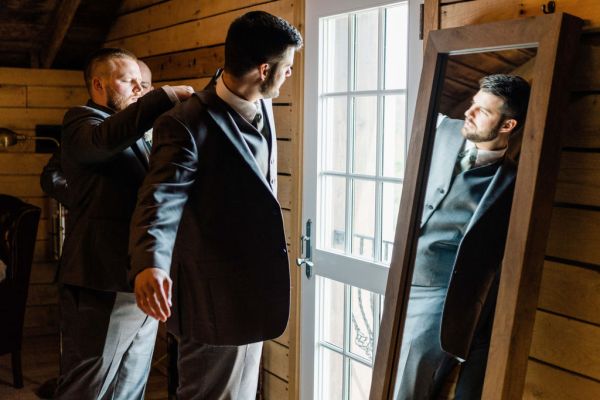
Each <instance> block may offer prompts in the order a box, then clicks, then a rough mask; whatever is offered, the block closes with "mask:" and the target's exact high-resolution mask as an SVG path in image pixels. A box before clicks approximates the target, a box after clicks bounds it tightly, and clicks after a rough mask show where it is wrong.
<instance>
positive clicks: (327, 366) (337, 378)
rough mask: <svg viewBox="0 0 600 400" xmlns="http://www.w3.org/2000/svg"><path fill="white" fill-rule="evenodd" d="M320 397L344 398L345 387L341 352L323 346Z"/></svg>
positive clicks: (336, 399)
mask: <svg viewBox="0 0 600 400" xmlns="http://www.w3.org/2000/svg"><path fill="white" fill-rule="evenodd" d="M319 378H320V379H321V395H320V397H319V398H320V399H327V400H329V399H331V400H338V399H339V400H342V398H343V389H344V358H343V356H342V355H341V354H338V353H336V352H334V351H331V350H329V349H326V348H324V347H321V374H319Z"/></svg>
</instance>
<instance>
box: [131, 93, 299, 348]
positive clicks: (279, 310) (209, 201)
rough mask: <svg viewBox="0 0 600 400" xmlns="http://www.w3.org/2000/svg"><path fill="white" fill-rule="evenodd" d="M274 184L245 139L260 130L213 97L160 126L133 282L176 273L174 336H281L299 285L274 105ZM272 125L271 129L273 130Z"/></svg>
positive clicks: (218, 340)
mask: <svg viewBox="0 0 600 400" xmlns="http://www.w3.org/2000/svg"><path fill="white" fill-rule="evenodd" d="M260 103H261V106H262V108H263V115H266V117H267V120H268V123H269V126H270V131H271V135H270V146H271V151H270V160H269V167H270V173H269V176H270V181H267V179H266V178H265V175H264V174H263V172H261V170H260V169H259V167H258V164H257V162H256V161H255V159H254V157H253V154H252V152H251V150H250V149H249V148H248V146H247V144H246V142H245V140H244V137H243V132H250V131H251V130H253V129H254V127H253V126H252V125H250V124H249V123H247V122H245V120H243V119H242V118H241V117H240V116H239V115H237V114H235V111H234V110H233V109H231V108H230V107H229V106H228V105H227V104H226V103H225V102H223V101H222V100H221V99H220V98H218V97H217V95H216V94H215V92H214V89H213V88H209V89H205V90H203V91H201V92H198V93H196V94H194V95H193V96H192V97H191V98H190V99H188V100H187V101H185V102H183V103H181V104H180V105H178V106H176V107H174V108H173V109H172V110H171V111H169V112H168V113H166V114H164V115H163V116H161V117H160V118H159V119H158V120H157V121H156V123H155V125H154V131H153V132H154V138H153V147H152V155H151V158H150V164H151V165H150V171H149V173H148V175H147V176H146V179H145V181H144V183H143V185H142V188H141V189H140V194H139V199H138V204H137V207H136V210H135V213H134V216H133V219H132V229H131V241H130V251H131V256H132V273H133V275H132V276H135V274H137V273H138V272H140V271H141V270H143V269H144V268H148V267H158V268H161V269H163V270H165V271H170V273H171V276H172V278H173V281H174V296H173V303H174V315H173V317H172V318H171V319H170V321H171V323H170V328H171V329H176V330H177V331H178V333H180V334H183V335H186V336H188V337H191V338H192V339H193V340H196V341H198V342H201V343H206V344H213V345H241V344H247V343H252V342H258V341H262V340H266V339H270V338H274V337H277V336H279V335H281V333H282V332H283V331H284V329H285V327H286V324H287V320H288V314H289V300H290V283H289V269H288V268H289V266H288V255H287V247H286V241H285V235H284V228H283V219H282V214H281V209H280V205H279V203H278V202H277V199H276V181H275V179H276V177H277V170H276V166H277V162H276V154H277V150H276V143H277V142H276V140H275V139H276V137H275V127H274V125H273V114H272V108H271V103H270V101H264V100H261V101H260ZM265 123H267V121H265Z"/></svg>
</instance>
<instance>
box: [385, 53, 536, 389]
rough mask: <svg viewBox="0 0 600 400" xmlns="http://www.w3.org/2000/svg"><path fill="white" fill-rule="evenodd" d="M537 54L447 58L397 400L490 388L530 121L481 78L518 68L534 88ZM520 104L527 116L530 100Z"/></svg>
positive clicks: (509, 72)
mask: <svg viewBox="0 0 600 400" xmlns="http://www.w3.org/2000/svg"><path fill="white" fill-rule="evenodd" d="M535 56H536V49H535V48H532V47H529V48H518V49H502V50H497V51H485V52H471V53H465V54H451V55H447V56H445V57H446V60H445V61H446V62H445V70H444V73H443V75H442V81H441V87H440V90H438V93H439V96H438V98H437V99H436V103H437V112H435V113H434V114H435V115H433V116H431V118H434V119H435V121H433V122H434V123H432V124H431V126H432V127H433V129H434V130H433V131H432V132H429V134H430V135H434V136H433V137H434V140H433V143H434V144H433V150H432V154H431V155H430V158H429V160H430V162H429V170H428V172H427V176H428V178H427V183H426V185H427V186H426V189H425V200H424V203H423V207H422V210H423V211H422V214H421V218H420V220H421V225H420V230H419V238H418V241H417V246H416V250H415V254H416V255H415V257H414V259H415V261H414V270H413V277H412V286H411V290H410V299H409V302H408V312H407V317H406V322H405V328H404V332H403V335H402V336H403V340H402V348H401V352H400V358H399V364H398V374H397V375H396V384H395V390H394V398H395V399H421V398H423V399H436V398H442V397H443V398H446V397H445V396H450V397H449V398H454V397H453V394H454V392H455V390H456V388H457V382H460V384H459V386H458V390H463V389H465V388H466V389H468V390H478V389H477V388H480V387H482V386H483V378H484V375H485V365H486V360H487V351H488V347H489V339H490V335H491V325H492V321H493V314H494V307H495V299H496V292H497V286H498V279H499V270H500V265H501V261H502V254H503V250H504V243H505V240H506V230H507V227H508V220H509V216H510V210H511V201H512V190H513V187H514V179H515V174H516V166H517V156H518V153H519V149H520V132H521V131H522V127H523V125H524V122H525V121H524V119H523V118H524V115H523V118H519V117H514V116H513V115H511V114H510V113H511V112H510V110H508V109H507V108H506V104H505V103H506V101H503V100H502V98H500V97H498V96H495V95H493V94H492V93H491V92H490V90H485V89H484V90H480V80H481V79H482V78H484V77H488V76H490V75H495V74H509V75H516V76H520V77H522V78H523V79H524V80H525V81H527V82H528V83H529V84H533V82H532V71H533V66H534V63H535ZM525 97H527V96H525ZM521 103H523V104H524V105H523V106H521V107H520V109H521V110H522V111H523V112H526V109H527V104H528V97H527V98H526V99H525V101H524V102H523V101H521ZM511 119H512V120H515V121H517V120H518V122H517V123H516V125H514V126H513V127H512V128H511V127H510V124H511V123H508V125H507V120H511ZM465 121H466V122H465ZM507 130H508V131H507ZM465 137H468V138H470V139H472V140H469V141H467V140H465ZM501 137H507V138H509V139H507V140H508V145H506V143H505V141H504V140H501ZM492 143H493V145H492ZM465 359H466V360H467V361H465ZM473 388H475V389H473ZM473 398H477V397H473Z"/></svg>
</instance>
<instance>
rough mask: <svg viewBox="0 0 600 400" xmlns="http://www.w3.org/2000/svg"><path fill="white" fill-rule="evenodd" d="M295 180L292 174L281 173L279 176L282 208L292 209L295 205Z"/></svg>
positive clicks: (279, 198) (278, 187) (278, 186)
mask: <svg viewBox="0 0 600 400" xmlns="http://www.w3.org/2000/svg"><path fill="white" fill-rule="evenodd" d="M292 185H293V180H292V177H291V176H287V175H279V176H278V177H277V199H278V200H279V204H280V205H281V207H282V208H285V209H288V210H292V209H295V207H293V203H292V202H293V199H292V195H293V190H294V188H293V186H292Z"/></svg>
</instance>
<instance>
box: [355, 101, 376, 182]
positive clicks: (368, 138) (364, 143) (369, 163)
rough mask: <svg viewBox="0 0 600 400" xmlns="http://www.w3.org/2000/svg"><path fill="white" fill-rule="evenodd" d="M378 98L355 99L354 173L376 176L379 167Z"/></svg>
mask: <svg viewBox="0 0 600 400" xmlns="http://www.w3.org/2000/svg"><path fill="white" fill-rule="evenodd" d="M376 151H377V97H375V96H368V97H356V98H355V99H354V168H353V171H354V173H357V174H367V175H375V171H376V167H377V153H376Z"/></svg>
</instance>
